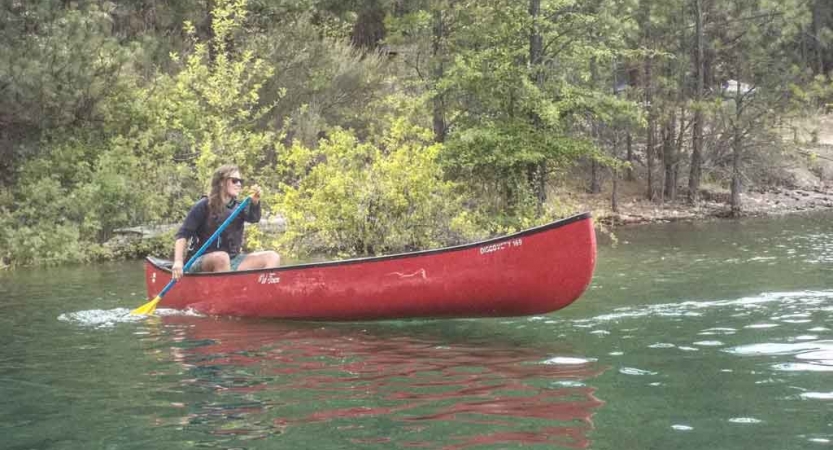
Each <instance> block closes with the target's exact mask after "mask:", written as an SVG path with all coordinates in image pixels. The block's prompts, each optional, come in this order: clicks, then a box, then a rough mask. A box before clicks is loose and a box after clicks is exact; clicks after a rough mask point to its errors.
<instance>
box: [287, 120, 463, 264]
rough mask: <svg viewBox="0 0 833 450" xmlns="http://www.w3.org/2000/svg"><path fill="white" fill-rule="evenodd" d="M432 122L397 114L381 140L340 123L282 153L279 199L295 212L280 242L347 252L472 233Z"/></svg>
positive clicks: (417, 245)
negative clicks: (426, 124) (311, 143)
mask: <svg viewBox="0 0 833 450" xmlns="http://www.w3.org/2000/svg"><path fill="white" fill-rule="evenodd" d="M441 149H442V146H441V145H439V144H432V143H431V133H430V131H429V130H427V129H424V128H420V127H418V126H414V125H411V124H409V123H407V122H406V121H405V120H404V119H402V120H397V121H394V122H393V124H392V125H391V127H390V128H389V129H388V130H386V131H385V132H384V133H383V134H382V136H381V137H380V138H379V139H378V141H376V142H364V143H362V142H359V140H358V139H357V137H356V136H355V135H354V134H353V133H352V132H350V131H346V130H335V131H334V132H333V133H332V134H331V135H330V136H328V137H327V138H325V139H323V140H321V142H320V143H319V145H318V148H315V149H311V148H307V147H305V146H303V145H301V144H299V143H296V144H295V145H293V146H292V147H290V148H288V149H286V152H285V154H282V155H281V160H282V163H283V164H282V167H281V176H282V177H283V179H285V180H287V183H286V184H284V185H283V188H282V192H281V193H280V194H279V195H276V196H275V200H274V203H275V205H276V207H277V209H279V210H281V211H282V212H283V213H284V214H285V215H286V218H287V231H286V232H285V233H284V234H283V235H282V236H281V237H280V238H278V240H277V241H276V243H275V244H276V245H277V246H279V247H280V248H282V250H283V251H284V252H286V253H288V254H289V255H296V256H297V255H308V254H310V253H315V252H322V251H323V252H328V253H336V254H337V255H339V256H341V257H348V256H364V255H373V254H381V253H390V252H399V251H406V250H413V249H421V248H430V247H436V246H440V245H443V244H448V243H452V242H456V241H459V240H461V239H462V238H464V237H466V236H469V235H471V234H472V228H471V227H470V225H471V222H470V220H469V218H468V216H467V215H465V214H464V213H463V212H462V211H463V207H462V205H463V201H462V198H461V197H460V195H459V194H458V192H457V189H456V188H457V186H456V185H455V184H454V183H451V182H449V181H446V180H445V179H444V174H443V171H442V169H441V167H440V166H439V164H437V158H438V156H439V152H440V151H441Z"/></svg>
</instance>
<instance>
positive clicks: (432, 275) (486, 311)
mask: <svg viewBox="0 0 833 450" xmlns="http://www.w3.org/2000/svg"><path fill="white" fill-rule="evenodd" d="M595 262H596V235H595V232H594V230H593V224H592V220H591V218H590V214H587V213H585V214H579V215H576V216H573V217H569V218H566V219H562V220H559V221H556V222H552V223H550V224H547V225H543V226H540V227H536V228H531V229H528V230H525V231H521V232H519V233H515V234H512V235H509V236H504V237H500V238H495V239H490V240H487V241H483V242H477V243H474V244H466V245H461V246H456V247H448V248H442V249H437V250H427V251H420V252H415V253H404V254H399V255H391V256H379V257H372V258H361V259H350V260H345V261H333V262H325V263H312V264H299V265H293V266H283V267H279V268H276V269H258V270H245V271H238V272H220V273H196V274H188V275H186V276H185V277H183V278H182V279H181V280H180V281H179V282H178V283H177V285H176V286H174V288H173V289H171V290H170V291H169V292H168V293H167V294H166V295H165V297H164V298H163V299H162V302H161V303H160V304H159V306H160V307H163V308H176V309H186V308H191V309H194V310H196V311H198V312H201V313H205V314H212V315H230V316H249V317H277V318H289V319H317V320H372V319H398V318H414V317H499V316H523V315H531V314H543V313H548V312H551V311H555V310H557V309H561V308H563V307H565V306H567V305H569V304H570V303H572V302H573V301H575V300H576V299H577V298H578V297H579V296H580V295H581V294H582V293H583V292H584V290H585V289H586V288H587V286H588V285H589V284H590V279H591V277H592V276H593V269H594V267H595ZM169 267H170V262H169V261H163V260H159V259H155V258H148V259H147V262H146V264H145V278H146V280H145V281H146V284H147V291H148V298H154V297H155V296H156V295H157V294H158V293H159V292H160V291H161V290H162V288H164V287H165V284H166V283H167V282H168V281H170V278H171V272H170V269H169Z"/></svg>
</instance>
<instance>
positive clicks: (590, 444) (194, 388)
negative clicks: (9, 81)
mask: <svg viewBox="0 0 833 450" xmlns="http://www.w3.org/2000/svg"><path fill="white" fill-rule="evenodd" d="M831 219H833V216H831V215H815V216H801V217H788V218H779V219H768V220H747V221H743V222H728V221H721V222H714V223H701V224H668V225H656V226H643V227H638V228H630V229H621V230H618V231H617V233H616V234H617V238H618V239H619V245H618V246H617V247H615V248H613V247H610V246H607V245H604V244H603V245H601V246H600V249H599V262H598V266H597V270H596V275H595V278H594V280H593V284H592V285H591V288H590V289H589V290H588V292H587V293H586V294H585V295H584V296H583V297H582V298H581V299H579V300H578V301H577V302H576V303H574V304H573V305H571V306H570V307H568V308H566V309H564V310H562V311H559V312H556V313H553V314H549V315H546V316H536V317H522V318H504V319H477V320H436V321H429V320H419V321H388V322H365V323H304V322H285V321H266V320H242V319H234V318H216V317H199V316H195V315H188V314H182V313H177V312H173V311H166V310H164V309H161V310H158V311H159V312H160V315H158V316H156V317H152V318H136V317H131V316H128V315H127V312H128V311H129V309H131V308H134V307H137V306H139V305H141V304H143V303H144V302H145V301H146V299H145V297H144V287H143V279H142V278H143V272H142V267H141V263H140V262H130V263H121V264H116V265H101V266H88V267H81V268H58V269H46V270H20V271H15V272H5V273H0V341H2V344H3V346H2V348H0V449H20V450H23V449H93V448H95V449H148V448H164V449H191V448H221V449H278V448H285V449H302V448H310V449H344V448H357V449H358V448H362V449H365V448H371V449H372V448H377V449H390V448H402V449H406V448H425V449H468V448H471V449H474V448H476V449H504V448H521V447H522V448H548V449H551V448H593V449H705V448H720V449H749V448H754V449H756V450H761V449H805V448H806V449H816V448H819V449H821V448H830V447H831V442H833V331H831V329H833V318H831V312H833V286H831V280H833V221H831ZM601 240H602V241H603V242H604V241H606V239H604V238H602V239H601Z"/></svg>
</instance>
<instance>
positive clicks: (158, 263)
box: [145, 212, 592, 277]
mask: <svg viewBox="0 0 833 450" xmlns="http://www.w3.org/2000/svg"><path fill="white" fill-rule="evenodd" d="M591 217H592V215H591V213H589V212H584V213H579V214H576V215H573V216H570V217H566V218H564V219H559V220H556V221H554V222H550V223H547V224H544V225H540V226H537V227H533V228H527V229H525V230H521V231H518V232H516V233H512V234H507V235H504V236H498V237H494V238H490V239H486V240H483V241H477V242H471V243H467V244H460V245H455V246H451V247H442V248H437V249H430V250H419V251H415V252H409V253H397V254H393V255H382V256H368V257H364V258H352V259H345V260H338V261H322V262H314V263H302V264H293V265H286V266H280V267H274V268H268V269H249V270H237V271H231V272H194V273H189V274H187V276H188V277H218V276H223V277H226V276H234V275H246V274H252V273H258V272H282V271H287V270H299V269H312V268H319V267H335V266H342V265H352V264H362V263H373V262H379V261H389V260H395V259H404V258H418V257H423V256H431V255H436V254H439V253H447V252H455V251H460V250H467V249H470V248H473V247H481V246H484V245H489V244H493V243H496V242H500V241H505V240H510V239H517V238H520V237H525V236H529V235H533V234H538V233H542V232H545V231H549V230H551V229H553V228H560V227H564V226H567V225H570V224H572V223H575V222H579V221H582V220H588V219H590V218H591ZM145 260H146V261H147V263H148V264H150V265H152V266H153V267H155V268H156V269H159V270H161V271H164V272H168V273H170V271H171V269H170V268H168V267H166V266H165V265H164V264H163V262H165V261H166V260H163V259H159V258H154V257H152V256H148V257H147V258H145ZM168 262H169V261H168Z"/></svg>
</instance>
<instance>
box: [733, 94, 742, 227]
mask: <svg viewBox="0 0 833 450" xmlns="http://www.w3.org/2000/svg"><path fill="white" fill-rule="evenodd" d="M735 95H736V97H735V118H734V121H733V123H732V200H731V202H732V203H731V205H732V217H739V216H740V213H741V210H742V205H741V200H740V191H741V186H742V184H741V168H740V158H741V153H742V151H743V141H742V139H743V137H742V134H741V124H740V120H741V117H742V115H743V97H742V96H741V93H740V83H738V89H737V92H736V94H735Z"/></svg>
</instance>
